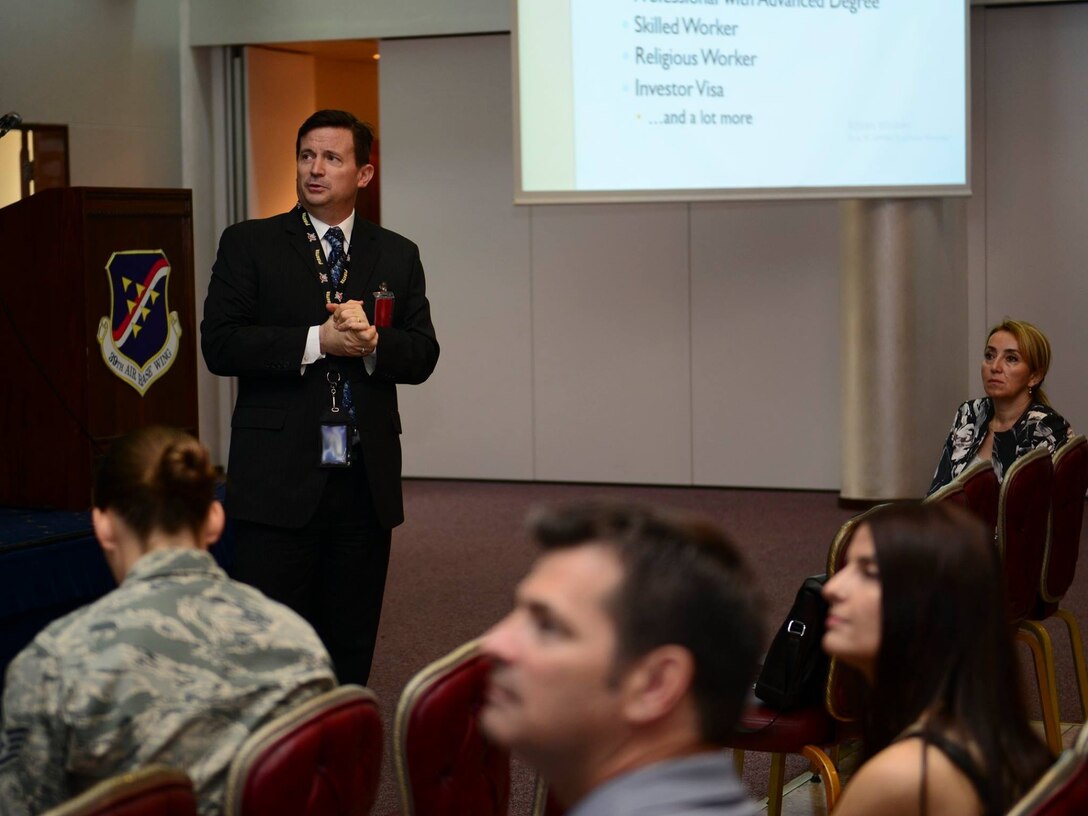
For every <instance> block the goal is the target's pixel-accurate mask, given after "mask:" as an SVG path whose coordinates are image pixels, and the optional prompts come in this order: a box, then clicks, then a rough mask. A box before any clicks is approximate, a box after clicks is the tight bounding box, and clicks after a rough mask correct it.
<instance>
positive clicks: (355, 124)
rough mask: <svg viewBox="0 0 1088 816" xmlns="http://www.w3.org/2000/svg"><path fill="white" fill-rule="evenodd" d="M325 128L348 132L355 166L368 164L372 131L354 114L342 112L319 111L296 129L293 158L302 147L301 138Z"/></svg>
mask: <svg viewBox="0 0 1088 816" xmlns="http://www.w3.org/2000/svg"><path fill="white" fill-rule="evenodd" d="M325 127H331V128H344V129H345V130H350V131H351V140H352V142H353V143H354V148H355V166H356V167H362V166H363V165H364V164H370V148H371V146H372V145H373V144H374V131H373V130H372V129H371V127H370V125H368V124H367V123H366V122H360V121H359V120H358V119H357V118H355V114H353V113H348V112H347V111H342V110H319V111H318V112H317V113H315V114H313V115H312V116H310V118H309V119H307V120H306V121H305V122H303V123H302V127H300V128H299V129H298V136H296V137H295V158H298V153H299V149H300V148H301V147H302V137H303V136H305V135H306V134H307V133H309V132H310V131H311V130H317V129H318V128H325Z"/></svg>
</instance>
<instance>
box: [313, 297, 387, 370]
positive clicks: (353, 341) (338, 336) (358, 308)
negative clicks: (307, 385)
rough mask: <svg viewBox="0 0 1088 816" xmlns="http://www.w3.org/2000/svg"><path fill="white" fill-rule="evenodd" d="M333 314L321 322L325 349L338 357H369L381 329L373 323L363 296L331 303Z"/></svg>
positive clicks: (321, 333)
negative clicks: (372, 324)
mask: <svg viewBox="0 0 1088 816" xmlns="http://www.w3.org/2000/svg"><path fill="white" fill-rule="evenodd" d="M325 308H326V309H327V310H328V312H329V318H328V320H326V321H325V322H324V323H322V324H321V329H320V332H319V337H320V341H321V351H322V352H323V353H325V354H333V355H335V356H337V357H366V356H367V355H368V354H372V353H373V352H374V349H375V348H377V346H378V330H377V329H376V328H375V327H374V326H371V325H370V321H369V320H367V318H366V312H364V311H363V303H362V301H360V300H349V301H347V302H346V303H329V304H326V306H325Z"/></svg>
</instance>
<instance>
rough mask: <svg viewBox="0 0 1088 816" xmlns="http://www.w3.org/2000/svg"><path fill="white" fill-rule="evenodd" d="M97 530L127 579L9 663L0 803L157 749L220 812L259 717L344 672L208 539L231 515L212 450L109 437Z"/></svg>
mask: <svg viewBox="0 0 1088 816" xmlns="http://www.w3.org/2000/svg"><path fill="white" fill-rule="evenodd" d="M92 521H93V524H94V531H95V535H96V536H97V537H98V541H99V543H100V544H101V546H102V550H103V552H104V553H105V555H106V560H107V562H109V566H110V569H111V570H112V572H113V574H114V576H115V577H116V578H117V580H118V582H119V583H120V586H119V587H118V588H117V589H115V590H114V591H113V592H110V593H109V594H108V595H106V596H105V597H103V598H101V599H100V600H98V601H96V602H95V603H93V604H91V605H89V606H86V607H84V608H82V609H79V610H77V611H75V612H73V613H72V614H70V615H68V616H66V617H64V618H61V619H60V620H58V621H56V622H54V623H53V624H51V625H50V626H48V627H46V629H45V630H43V631H42V632H41V633H40V634H39V635H38V636H37V637H36V638H35V639H34V642H33V643H31V644H30V645H29V646H28V647H27V648H26V649H24V650H23V651H22V652H21V653H20V654H19V655H18V656H17V657H16V658H15V660H14V661H12V663H11V665H10V667H9V668H8V674H7V685H6V688H5V691H4V706H3V714H4V724H3V731H2V732H0V812H2V813H4V814H24V813H38V812H40V811H42V810H45V809H47V808H50V807H52V806H54V805H56V804H58V803H60V802H62V801H64V800H65V799H67V798H70V797H72V796H75V795H76V794H78V793H80V792H81V791H83V790H84V789H86V788H88V787H90V786H91V785H93V784H94V783H95V782H98V781H101V780H102V779H105V778H106V777H109V776H113V775H115V774H118V773H121V772H124V771H127V770H131V769H134V768H137V767H139V766H142V765H146V764H150V763H153V762H160V763H164V764H166V765H170V766H173V767H176V768H180V769H182V770H185V771H186V772H188V774H189V775H190V776H191V777H192V779H193V783H194V786H195V788H196V791H197V796H198V799H199V805H200V812H201V813H204V814H210V813H219V812H221V810H222V797H223V788H224V785H225V783H226V775H227V771H228V770H229V767H230V762H231V760H232V759H233V758H234V756H235V754H236V753H237V752H238V748H239V746H240V745H241V744H242V742H243V741H244V740H245V739H246V738H247V737H248V736H249V735H250V734H251V733H252V732H253V731H255V730H256V729H257V728H258V727H260V726H261V725H263V724H264V723H265V722H267V721H268V720H270V719H272V718H273V717H276V716H278V715H279V714H281V713H284V712H286V711H287V710H289V709H290V708H292V707H294V706H296V705H298V704H299V703H301V702H303V701H304V700H306V699H308V698H310V697H313V696H315V695H317V694H319V693H321V692H324V691H327V690H329V689H331V688H332V687H333V686H335V679H334V675H333V671H332V665H331V663H330V661H329V656H328V654H327V653H326V651H325V649H324V647H323V646H322V645H321V641H320V640H318V637H317V635H316V634H315V633H314V631H313V629H312V628H310V625H309V624H307V623H306V622H305V621H303V620H302V618H300V617H299V616H298V615H296V614H295V613H294V612H292V611H291V610H289V609H287V607H285V606H281V605H280V604H278V603H275V602H273V601H270V600H269V599H268V598H266V597H265V596H264V595H262V594H261V593H260V592H258V591H257V590H255V589H253V588H251V587H248V586H245V585H244V584H239V583H236V582H234V581H232V580H230V579H229V578H227V576H226V574H225V573H224V572H223V571H222V570H221V569H220V568H219V567H218V566H217V565H216V563H215V561H214V560H213V559H212V557H211V556H210V555H208V553H207V549H208V547H209V546H210V545H211V544H212V543H214V542H215V541H216V540H218V538H219V534H220V533H221V532H222V529H223V508H222V506H221V505H220V504H219V502H217V501H215V474H214V471H213V469H212V466H211V462H210V461H209V459H208V452H207V451H206V450H205V449H204V448H203V447H201V445H200V443H199V442H197V441H196V440H195V439H193V438H192V437H191V436H188V435H186V434H184V433H182V432H181V431H175V430H169V429H166V428H147V429H144V430H141V431H137V432H136V433H134V434H132V435H130V436H127V437H125V438H123V439H120V440H118V441H117V442H114V443H113V445H111V447H110V451H109V455H108V456H107V457H106V459H105V461H104V462H103V464H102V467H101V469H100V470H99V473H98V475H97V478H96V480H95V485H94V509H93V511H92Z"/></svg>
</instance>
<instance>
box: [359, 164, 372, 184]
mask: <svg viewBox="0 0 1088 816" xmlns="http://www.w3.org/2000/svg"><path fill="white" fill-rule="evenodd" d="M372 178H374V165H373V164H364V165H363V166H362V167H360V168H359V175H358V176H357V177H356V186H357V187H358V188H359V189H362V188H363V187H366V186H367V185H368V184H370V180H371V179H372Z"/></svg>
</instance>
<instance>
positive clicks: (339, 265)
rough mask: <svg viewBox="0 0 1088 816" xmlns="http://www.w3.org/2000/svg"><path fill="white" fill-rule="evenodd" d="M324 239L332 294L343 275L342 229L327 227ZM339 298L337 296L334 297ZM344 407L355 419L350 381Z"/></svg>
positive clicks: (352, 418)
mask: <svg viewBox="0 0 1088 816" xmlns="http://www.w3.org/2000/svg"><path fill="white" fill-rule="evenodd" d="M325 240H326V241H328V242H329V247H330V250H329V275H330V276H331V277H332V288H333V294H334V295H337V294H338V293H339V291H340V281H341V280H342V279H343V277H344V260H345V259H346V258H347V255H346V254H345V252H344V231H343V230H342V229H340V227H329V229H328V231H327V232H326V233H325ZM336 299H337V300H340V298H339V297H337V298H336ZM344 407H345V408H347V409H348V416H350V417H351V421H352V422H354V421H355V403H354V402H353V401H352V398H351V383H350V382H347V381H346V380H345V381H344Z"/></svg>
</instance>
